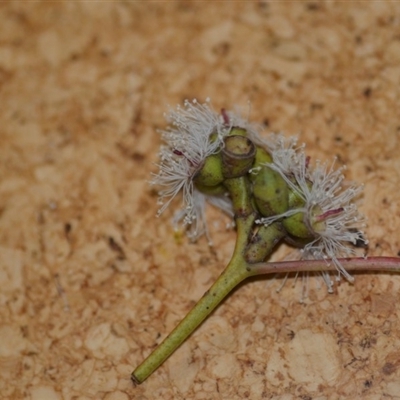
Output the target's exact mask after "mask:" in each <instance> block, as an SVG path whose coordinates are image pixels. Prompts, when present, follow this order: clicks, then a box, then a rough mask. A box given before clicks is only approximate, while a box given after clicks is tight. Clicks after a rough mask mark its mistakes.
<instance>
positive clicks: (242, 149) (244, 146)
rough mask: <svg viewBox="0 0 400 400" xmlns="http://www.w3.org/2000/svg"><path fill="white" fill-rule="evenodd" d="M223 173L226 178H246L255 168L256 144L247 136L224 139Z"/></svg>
mask: <svg viewBox="0 0 400 400" xmlns="http://www.w3.org/2000/svg"><path fill="white" fill-rule="evenodd" d="M224 142H225V146H224V147H223V148H222V151H221V155H222V173H223V175H224V177H225V178H228V179H230V178H237V177H239V176H244V175H245V174H247V172H248V171H249V170H250V168H251V167H252V166H253V162H254V158H255V155H256V147H255V146H254V143H253V142H252V141H251V140H250V139H249V138H247V137H245V136H239V135H233V136H227V137H226V138H225V139H224Z"/></svg>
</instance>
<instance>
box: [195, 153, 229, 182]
mask: <svg viewBox="0 0 400 400" xmlns="http://www.w3.org/2000/svg"><path fill="white" fill-rule="evenodd" d="M223 180H224V176H223V175H222V158H221V154H219V153H218V154H211V155H210V156H208V157H207V158H206V159H205V160H204V164H203V166H202V167H201V169H200V170H199V171H197V173H196V175H195V176H194V178H193V181H194V183H195V185H196V187H201V186H206V187H207V186H217V185H219V184H220V183H222V182H223Z"/></svg>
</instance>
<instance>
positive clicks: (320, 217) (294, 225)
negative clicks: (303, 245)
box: [282, 206, 336, 239]
mask: <svg viewBox="0 0 400 400" xmlns="http://www.w3.org/2000/svg"><path fill="white" fill-rule="evenodd" d="M333 212H336V210H334V211H333ZM328 213H329V212H328ZM326 214H327V213H323V212H322V210H321V208H320V207H318V206H315V207H313V209H312V210H311V211H307V212H298V213H296V214H293V215H291V216H290V217H287V218H285V219H284V220H283V221H282V224H283V226H284V227H285V229H286V231H287V233H289V234H290V235H291V236H292V237H294V239H295V238H299V239H313V238H314V237H315V236H316V235H317V232H323V231H324V230H325V228H326V223H325V220H324V217H325V215H326Z"/></svg>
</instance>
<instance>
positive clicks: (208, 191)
mask: <svg viewBox="0 0 400 400" xmlns="http://www.w3.org/2000/svg"><path fill="white" fill-rule="evenodd" d="M195 186H196V189H197V190H198V191H199V192H201V193H203V194H205V195H208V196H221V195H224V194H225V193H226V187H225V186H224V185H223V184H220V185H215V186H205V185H202V184H200V183H198V182H195Z"/></svg>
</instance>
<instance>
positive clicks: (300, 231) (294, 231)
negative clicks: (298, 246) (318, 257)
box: [282, 212, 314, 239]
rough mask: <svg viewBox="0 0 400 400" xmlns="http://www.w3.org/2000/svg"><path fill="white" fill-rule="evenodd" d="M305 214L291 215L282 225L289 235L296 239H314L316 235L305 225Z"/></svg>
mask: <svg viewBox="0 0 400 400" xmlns="http://www.w3.org/2000/svg"><path fill="white" fill-rule="evenodd" d="M304 216H305V214H304V213H303V212H298V213H297V214H294V215H291V216H290V217H287V218H285V219H284V220H283V221H282V225H283V226H284V228H285V229H286V231H287V233H289V234H290V235H291V236H294V237H295V238H299V239H312V238H313V237H314V235H313V234H312V232H311V231H310V228H309V227H308V226H307V225H306V224H305V221H304Z"/></svg>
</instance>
